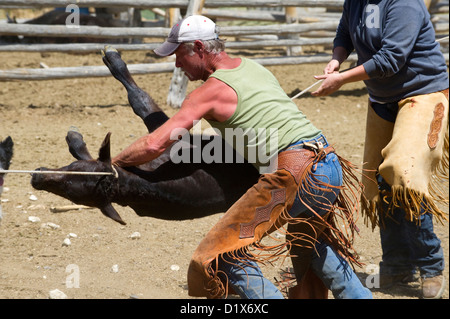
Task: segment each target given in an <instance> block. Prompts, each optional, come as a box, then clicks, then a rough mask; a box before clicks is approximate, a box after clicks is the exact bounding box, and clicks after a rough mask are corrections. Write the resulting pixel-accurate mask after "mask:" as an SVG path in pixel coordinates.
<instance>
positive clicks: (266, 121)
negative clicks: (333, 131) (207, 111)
mask: <svg viewBox="0 0 450 319" xmlns="http://www.w3.org/2000/svg"><path fill="white" fill-rule="evenodd" d="M241 60H242V62H241V64H240V65H239V66H238V67H237V68H234V69H220V70H217V71H215V72H214V73H213V74H211V77H214V78H216V79H218V80H220V81H222V82H224V83H226V84H227V85H229V86H230V87H231V88H232V89H233V90H234V91H235V92H236V94H237V98H238V103H237V108H236V111H235V112H234V114H233V115H232V116H231V117H230V118H229V119H228V120H226V121H223V122H217V121H212V120H209V121H208V122H209V124H210V125H211V126H212V127H213V128H214V129H217V130H218V131H219V132H218V133H220V134H221V136H222V138H224V139H225V140H226V141H227V142H228V143H230V144H231V145H232V146H233V147H234V148H235V150H236V151H237V152H238V153H240V154H241V155H242V156H243V157H244V158H245V159H247V161H249V162H250V163H251V164H253V165H254V166H255V167H256V168H257V169H259V170H260V172H261V173H262V172H264V169H261V168H264V167H268V166H269V162H270V160H271V159H272V158H273V157H274V155H276V154H278V152H279V151H281V150H283V149H284V148H286V147H287V146H289V145H291V144H293V143H295V142H298V141H301V140H305V139H313V138H315V137H317V136H318V135H319V134H321V131H320V130H319V129H317V128H316V127H315V126H314V125H313V124H312V123H311V122H310V121H309V120H308V119H307V118H306V116H305V115H304V114H303V113H302V112H301V111H300V110H299V109H298V107H297V105H296V104H295V103H294V102H292V100H291V99H290V98H289V97H288V96H287V94H286V93H285V92H284V91H283V89H282V88H281V86H280V84H279V83H278V80H277V79H276V78H275V76H274V75H273V74H272V73H271V72H270V71H269V70H267V69H266V68H264V67H263V66H261V65H260V64H258V63H256V62H254V61H252V60H250V59H246V58H241Z"/></svg>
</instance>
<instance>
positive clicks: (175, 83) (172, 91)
mask: <svg viewBox="0 0 450 319" xmlns="http://www.w3.org/2000/svg"><path fill="white" fill-rule="evenodd" d="M204 3H205V0H189V5H188V7H187V11H186V17H187V16H190V15H193V14H200V13H201V12H202V9H203V5H204ZM188 83H189V79H188V78H187V77H186V75H184V72H183V71H181V69H180V68H175V70H174V71H173V76H172V81H171V83H170V87H169V95H168V96H167V104H168V105H170V106H171V107H173V108H179V107H180V106H181V104H182V103H183V100H184V98H185V96H186V89H187V86H188Z"/></svg>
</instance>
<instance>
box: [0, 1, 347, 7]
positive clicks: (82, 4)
mask: <svg viewBox="0 0 450 319" xmlns="http://www.w3.org/2000/svg"><path fill="white" fill-rule="evenodd" d="M74 2H75V3H76V4H77V5H78V6H80V7H105V8H111V7H134V8H141V9H150V8H187V6H188V5H189V0H165V1H160V0H108V1H105V0H76V1H73V0H72V1H70V0H2V3H1V4H2V6H4V7H8V6H14V7H21V6H23V7H30V6H32V7H34V8H43V7H65V6H67V5H68V4H71V3H74ZM343 4H344V0H246V1H242V0H206V2H205V7H208V8H220V7H264V6H272V7H275V6H282V7H330V8H340V7H342V6H343Z"/></svg>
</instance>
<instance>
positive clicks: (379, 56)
mask: <svg viewBox="0 0 450 319" xmlns="http://www.w3.org/2000/svg"><path fill="white" fill-rule="evenodd" d="M419 1H421V2H422V3H419ZM424 8H425V6H424V5H423V0H412V1H395V0H392V1H390V4H389V5H388V6H386V7H385V10H387V12H386V13H384V14H383V13H382V14H381V15H382V16H383V18H382V19H384V21H383V22H382V25H381V28H382V30H381V32H382V47H381V49H380V50H379V51H378V52H377V53H376V54H375V55H373V57H372V59H370V60H368V61H366V62H365V63H364V64H363V66H364V69H365V70H366V72H367V74H368V75H369V77H370V78H384V77H389V76H392V75H394V74H396V73H397V72H398V71H399V70H400V69H401V68H402V67H403V66H404V65H405V63H406V61H407V59H408V56H409V55H410V53H411V51H412V49H413V48H414V45H415V43H416V40H417V37H418V36H419V31H420V29H421V26H422V24H423V23H424V20H425V19H426V18H427V16H426V15H428V12H427V11H424Z"/></svg>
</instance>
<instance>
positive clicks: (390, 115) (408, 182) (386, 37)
mask: <svg viewBox="0 0 450 319" xmlns="http://www.w3.org/2000/svg"><path fill="white" fill-rule="evenodd" d="M333 47H334V48H333V55H332V60H331V61H330V62H329V63H328V64H327V66H326V67H325V69H324V74H323V75H319V76H316V77H315V78H316V79H318V80H323V82H322V84H321V86H320V87H319V88H318V89H317V90H316V91H315V92H312V95H313V96H325V95H329V94H331V93H333V92H335V91H337V90H339V89H340V88H341V86H342V85H344V84H346V83H350V82H356V81H364V83H365V85H366V87H367V90H368V93H369V107H368V113H367V124H366V140H365V151H364V161H363V162H364V166H363V168H364V169H365V172H364V175H363V183H364V184H365V198H364V199H363V201H362V210H363V213H364V214H366V215H367V216H368V217H369V220H371V221H372V222H373V224H372V226H373V227H375V226H376V225H379V226H380V238H381V246H382V251H383V256H382V261H381V263H380V284H381V288H388V287H390V286H393V285H395V284H399V283H407V282H410V281H413V280H416V279H417V274H420V277H421V282H422V297H423V298H426V299H435V298H441V296H442V294H443V291H444V288H445V279H444V276H443V275H442V273H443V270H444V256H443V252H442V247H441V242H440V240H439V239H438V237H437V236H436V234H435V233H434V230H433V217H434V218H437V219H439V220H440V221H443V220H447V214H446V213H445V212H444V211H443V210H442V208H441V207H442V206H439V205H437V204H438V203H439V202H443V203H445V204H446V205H447V207H448V195H444V194H447V191H445V190H443V191H442V192H440V189H439V188H440V187H442V183H439V179H440V178H446V179H447V180H448V163H449V157H448V154H449V153H448V150H449V148H448V147H449V139H448V114H449V111H448V87H449V82H448V73H447V65H446V61H445V58H444V56H443V54H442V53H441V51H440V47H439V43H438V42H436V41H435V31H434V29H433V25H432V23H431V21H430V15H429V13H428V10H427V8H426V6H425V4H424V1H423V0H377V1H375V0H372V1H369V0H368V1H361V0H346V1H345V3H344V8H343V14H342V17H341V20H340V23H339V26H338V28H337V31H336V37H335V39H334V46H333ZM353 51H355V52H356V54H357V57H358V63H357V66H356V67H355V68H352V69H350V70H346V71H342V72H339V69H340V66H341V64H342V63H343V62H344V61H345V60H346V59H347V58H348V56H349V55H350V54H351V53H352V52H353ZM417 270H418V272H417Z"/></svg>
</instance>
